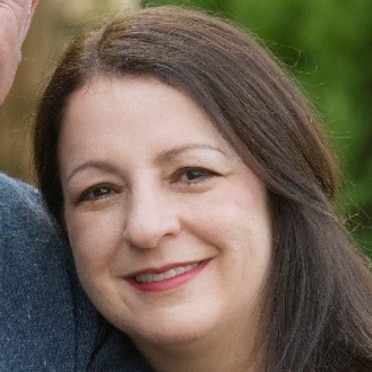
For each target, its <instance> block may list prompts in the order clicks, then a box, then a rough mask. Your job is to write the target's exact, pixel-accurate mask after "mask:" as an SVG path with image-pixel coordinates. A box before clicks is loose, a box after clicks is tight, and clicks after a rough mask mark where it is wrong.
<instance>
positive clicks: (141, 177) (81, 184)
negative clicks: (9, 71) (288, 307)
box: [59, 77, 271, 371]
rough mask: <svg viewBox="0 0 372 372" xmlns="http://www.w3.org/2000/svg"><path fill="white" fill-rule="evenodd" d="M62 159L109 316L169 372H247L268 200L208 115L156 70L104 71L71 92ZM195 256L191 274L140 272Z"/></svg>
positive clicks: (265, 264)
mask: <svg viewBox="0 0 372 372" xmlns="http://www.w3.org/2000/svg"><path fill="white" fill-rule="evenodd" d="M155 128H156V129H155ZM59 161H60V167H61V180H62V187H63V192H64V197H65V203H64V208H65V220H66V226H67V231H68V235H69V238H70V243H71V245H72V249H73V253H74V257H75V262H76V265H77V269H78V273H79V276H80V280H81V281H82V284H83V286H84V288H85V290H86V291H87V293H88V295H89V296H90V298H91V299H92V301H93V302H94V304H95V305H96V306H97V308H98V309H99V310H100V311H101V312H102V314H103V315H104V316H105V317H106V318H107V319H108V320H109V321H110V322H112V323H113V324H114V325H116V326H117V327H118V328H120V329H121V330H123V331H124V332H126V333H127V334H129V335H130V337H131V338H132V340H133V341H134V342H135V344H136V345H137V347H138V348H139V349H140V350H141V351H142V352H143V353H144V355H145V356H146V357H147V358H148V360H149V361H150V362H151V363H152V365H153V366H154V367H155V368H157V370H161V371H166V370H167V369H169V368H170V366H174V365H175V364H174V363H176V365H177V370H179V371H182V370H185V371H186V370H188V371H190V370H193V371H199V370H200V371H202V370H215V371H226V370H232V369H231V368H233V370H235V371H238V370H239V369H240V368H241V369H242V370H244V371H247V366H250V365H251V364H252V363H254V358H250V357H249V354H250V350H252V348H253V340H254V338H255V337H256V336H257V334H258V331H259V314H260V310H261V302H260V299H261V298H262V297H263V292H264V285H265V282H266V278H267V276H268V271H269V266H270V260H271V226H270V216H269V211H268V207H267V200H266V198H267V195H266V190H265V188H264V186H263V185H262V183H261V182H260V181H259V180H258V179H257V178H256V176H255V175H254V174H253V173H252V172H251V171H250V169H248V168H247V167H246V166H245V165H244V164H243V163H242V162H241V160H240V158H239V157H238V156H237V155H236V153H235V152H234V151H233V150H232V149H231V148H230V147H229V146H228V145H227V143H226V142H225V141H224V140H223V139H222V138H221V136H220V135H219V133H218V132H217V130H216V129H215V128H214V127H213V125H212V124H211V122H210V120H209V118H208V117H207V116H206V115H205V113H204V112H203V111H202V110H201V109H200V108H199V107H198V106H197V105H196V104H195V103H194V102H193V101H192V100H191V99H189V98H188V97H187V96H186V95H185V94H183V93H182V92H181V91H179V90H177V89H176V88H172V87H170V86H167V85H164V84H162V83H160V82H158V81H157V80H155V79H152V78H149V77H147V78H145V77H142V78H139V77H133V78H130V77H127V78H125V79H124V78H120V79H111V80H109V79H108V78H104V77H97V78H95V79H93V80H92V81H91V82H89V83H88V84H86V85H85V86H83V87H82V88H81V89H80V90H78V91H77V92H75V93H74V94H73V95H72V96H71V97H70V100H69V103H68V106H67V112H66V116H65V119H64V121H63V123H62V132H61V136H60V142H59ZM190 263H194V264H195V263H197V264H198V266H197V267H196V268H193V270H191V274H190V272H189V273H188V274H186V275H181V280H180V279H179V278H178V279H174V278H173V279H170V280H168V281H167V280H165V281H160V282H158V283H157V284H155V285H153V284H150V285H148V284H146V285H144V287H141V285H138V284H135V280H134V279H133V275H134V274H135V273H138V272H143V271H144V270H145V271H146V272H147V273H148V272H157V273H159V272H158V271H157V269H159V268H163V270H162V271H164V270H165V269H164V268H169V267H179V266H187V265H188V264H190ZM169 265H170V266H169ZM247 359H248V360H247ZM211 368H212V369H211ZM171 369H172V368H171Z"/></svg>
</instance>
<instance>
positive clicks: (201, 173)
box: [174, 167, 218, 184]
mask: <svg viewBox="0 0 372 372" xmlns="http://www.w3.org/2000/svg"><path fill="white" fill-rule="evenodd" d="M215 176H218V174H217V173H216V172H214V171H212V170H209V169H206V168H201V167H186V168H181V169H179V170H178V171H177V172H176V173H175V175H174V181H175V182H183V183H186V184H194V183H198V182H202V181H205V180H207V179H209V178H211V177H215Z"/></svg>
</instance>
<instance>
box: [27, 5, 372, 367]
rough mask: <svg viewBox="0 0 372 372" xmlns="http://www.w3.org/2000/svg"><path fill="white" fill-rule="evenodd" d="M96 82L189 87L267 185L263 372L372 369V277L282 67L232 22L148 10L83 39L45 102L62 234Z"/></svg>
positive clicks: (42, 156)
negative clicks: (69, 133) (76, 143)
mask: <svg viewBox="0 0 372 372" xmlns="http://www.w3.org/2000/svg"><path fill="white" fill-rule="evenodd" d="M96 75H105V76H111V77H113V78H120V77H121V76H125V75H150V76H153V77H156V78H157V79H159V80H160V81H161V82H163V83H166V84H169V85H171V86H176V87H178V88H179V89H182V90H183V91H184V92H185V93H186V94H187V95H188V96H190V97H191V98H192V99H193V100H194V101H195V102H196V103H197V104H199V105H200V107H202V108H203V109H204V110H205V112H206V113H207V114H208V115H209V117H210V119H211V121H212V122H213V124H214V125H215V127H216V128H217V130H218V131H219V132H220V133H221V135H222V136H223V137H224V138H225V139H226V141H228V142H229V143H230V144H231V145H232V146H233V147H234V148H235V150H236V152H237V153H238V154H239V156H240V157H241V158H242V159H243V161H244V162H245V164H246V165H247V166H248V167H249V168H251V169H252V170H253V171H254V172H255V173H256V175H257V176H258V177H259V178H260V179H261V180H262V181H263V182H264V184H265V185H266V188H267V190H268V194H269V203H270V207H271V211H272V220H273V228H274V241H273V247H272V249H273V262H272V268H271V275H270V278H269V283H268V284H267V290H266V293H265V299H264V301H265V307H264V308H265V311H264V313H263V314H262V326H261V330H262V332H261V335H260V337H259V338H258V340H257V350H258V355H260V356H261V357H260V360H259V370H260V371H268V372H274V371H278V372H279V371H293V372H300V371H309V372H310V371H347V372H350V371H358V372H360V371H372V279H371V274H370V272H369V270H368V268H367V266H366V263H365V262H364V261H363V259H362V258H361V257H360V255H359V254H358V252H357V250H356V248H355V247H354V246H353V244H352V243H351V242H350V240H349V238H348V236H347V234H346V233H345V231H344V228H343V225H342V223H341V222H340V220H339V219H338V218H337V217H336V215H335V213H334V212H333V208H332V204H333V202H334V197H335V193H336V189H337V182H338V181H337V178H338V177H337V174H338V170H337V165H336V162H335V158H334V156H333V153H332V151H331V150H330V148H329V144H328V141H327V139H326V137H325V135H324V131H323V129H322V127H321V124H320V123H319V120H318V118H317V115H316V114H315V113H314V110H313V109H312V107H311V105H310V104H309V103H308V101H307V100H306V98H305V97H304V95H303V94H302V93H301V92H300V90H299V89H297V87H296V86H295V84H294V83H293V82H292V80H291V79H290V78H289V77H288V74H287V73H286V72H284V70H283V68H282V67H281V66H280V64H279V63H278V61H276V60H275V58H274V57H273V56H272V55H271V54H270V53H269V52H268V51H267V50H266V49H265V48H264V47H262V46H260V44H259V43H258V42H257V41H256V40H255V38H254V37H253V36H252V35H249V34H248V33H247V32H246V31H243V30H240V29H239V28H238V27H236V26H234V25H232V24H231V23H230V22H229V21H226V20H222V19H219V18H218V17H215V16H210V15H207V14H204V13H201V12H199V11H194V10H189V9H184V8H180V7H155V8H146V9H142V10H138V11H135V12H132V13H129V14H127V15H123V16H121V17H119V18H118V19H116V20H114V21H112V22H110V23H109V24H107V25H105V26H104V27H103V28H101V29H99V30H98V31H93V32H90V33H88V34H85V35H83V36H82V37H80V38H78V39H77V40H75V41H74V42H73V43H72V44H71V46H70V47H69V48H68V50H67V52H66V53H65V55H64V57H63V59H62V61H61V62H60V64H59V65H58V67H57V69H56V71H55V72H54V74H53V76H52V78H51V80H50V82H49V85H48V86H47V88H46V90H45V92H44V95H43V97H42V100H41V103H40V106H39V110H38V113H37V119H36V126H35V133H34V159H35V169H36V174H37V178H38V182H39V187H40V190H41V193H42V195H43V197H44V199H45V202H46V205H47V207H48V209H49V211H50V212H51V214H52V215H53V216H54V217H55V218H56V220H57V221H59V222H60V223H61V224H62V225H63V193H62V189H61V182H60V175H59V167H58V156H57V147H58V140H59V133H60V127H61V123H62V121H63V117H64V112H65V110H66V102H67V100H68V97H69V96H70V95H71V93H73V92H74V91H76V90H77V89H78V88H80V87H81V86H82V85H84V84H85V83H87V82H88V81H89V80H90V79H91V78H93V77H94V76H96Z"/></svg>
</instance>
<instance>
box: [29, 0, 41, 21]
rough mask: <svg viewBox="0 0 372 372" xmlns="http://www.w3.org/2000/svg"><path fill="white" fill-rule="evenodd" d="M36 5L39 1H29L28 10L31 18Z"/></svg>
mask: <svg viewBox="0 0 372 372" xmlns="http://www.w3.org/2000/svg"><path fill="white" fill-rule="evenodd" d="M38 3H39V0H32V1H31V8H30V13H31V17H32V16H33V15H34V12H35V9H36V6H37V4H38Z"/></svg>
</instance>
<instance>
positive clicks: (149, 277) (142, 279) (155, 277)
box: [134, 263, 198, 283]
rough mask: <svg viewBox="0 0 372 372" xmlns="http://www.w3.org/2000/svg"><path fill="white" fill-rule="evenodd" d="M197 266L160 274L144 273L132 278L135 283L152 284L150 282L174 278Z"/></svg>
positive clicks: (176, 268) (173, 269) (177, 268)
mask: <svg viewBox="0 0 372 372" xmlns="http://www.w3.org/2000/svg"><path fill="white" fill-rule="evenodd" d="M197 266H198V264H197V263H195V264H191V265H185V266H179V267H175V268H172V269H170V270H167V271H164V272H163V273H160V274H155V273H146V274H139V275H136V276H135V277H134V279H135V280H136V282H137V283H152V282H161V281H163V280H167V279H171V278H175V277H176V276H179V275H182V274H185V273H187V272H189V271H191V270H193V269H195V267H197Z"/></svg>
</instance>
